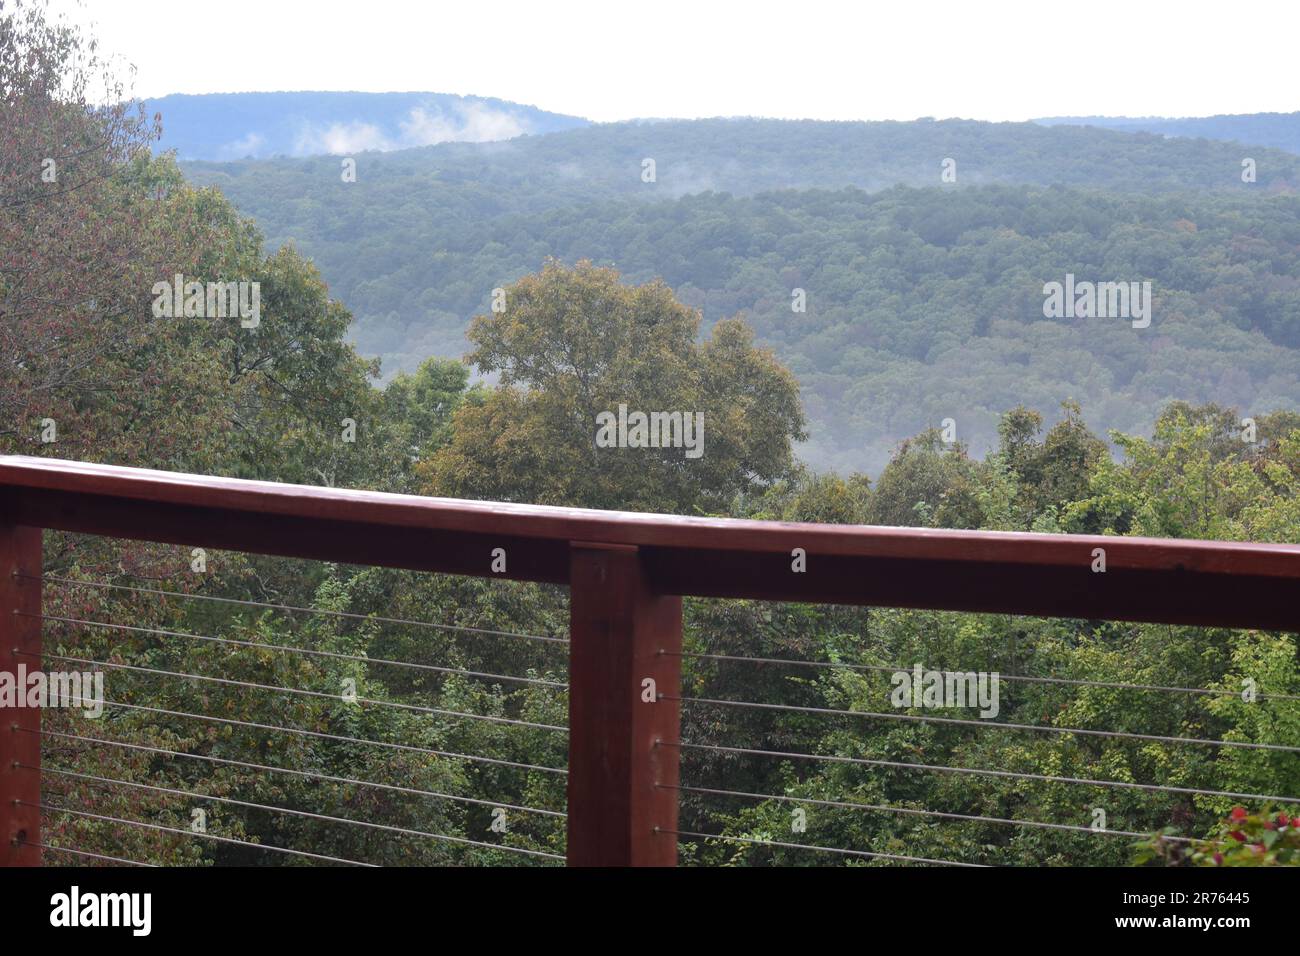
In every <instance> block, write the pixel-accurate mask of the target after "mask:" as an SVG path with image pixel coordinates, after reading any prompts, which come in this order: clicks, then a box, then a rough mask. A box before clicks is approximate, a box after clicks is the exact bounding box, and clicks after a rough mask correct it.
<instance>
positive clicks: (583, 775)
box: [568, 542, 682, 866]
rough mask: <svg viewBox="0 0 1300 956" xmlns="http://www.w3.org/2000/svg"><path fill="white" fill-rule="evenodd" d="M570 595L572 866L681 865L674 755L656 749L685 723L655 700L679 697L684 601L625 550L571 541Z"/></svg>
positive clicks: (669, 703) (671, 703)
mask: <svg viewBox="0 0 1300 956" xmlns="http://www.w3.org/2000/svg"><path fill="white" fill-rule="evenodd" d="M569 588H570V591H569V616H570V627H569V637H570V640H571V643H570V646H569V819H568V861H569V865H570V866H675V865H676V863H677V837H676V836H675V835H673V833H672V832H661V831H674V830H676V829H677V790H676V789H675V788H676V786H677V783H678V776H677V773H678V765H677V748H676V747H663V746H658V745H657V742H658V741H660V740H671V741H674V742H675V741H676V740H677V735H678V730H679V727H680V723H681V721H680V714H679V710H678V704H677V702H676V701H675V700H658V699H656V697H657V695H658V694H668V695H670V696H672V697H677V696H678V695H679V693H680V691H679V688H678V683H679V678H680V673H681V658H680V657H678V656H677V654H678V653H679V652H680V651H681V642H682V599H681V598H680V597H676V596H669V595H661V594H655V593H653V591H652V590H651V589H650V587H649V585H648V582H647V579H646V575H645V569H644V567H643V565H642V561H641V556H640V554H639V552H638V550H637V549H636V548H635V547H628V546H617V545H601V544H588V543H585V542H575V543H573V544H572V545H571V547H570V565H569ZM664 651H667V652H670V653H667V654H665V653H663V652H664ZM651 681H653V685H651V684H650V683H648V682H651ZM647 698H648V700H647Z"/></svg>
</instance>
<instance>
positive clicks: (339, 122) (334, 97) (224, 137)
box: [146, 92, 587, 160]
mask: <svg viewBox="0 0 1300 956" xmlns="http://www.w3.org/2000/svg"><path fill="white" fill-rule="evenodd" d="M146 108H147V110H148V112H149V113H150V114H151V115H152V114H153V113H154V112H158V113H161V114H162V117H163V138H162V143H161V146H162V148H163V149H174V150H176V155H177V157H178V158H179V159H212V160H222V159H244V158H248V157H253V158H258V157H268V156H311V155H315V154H318V153H350V152H361V151H363V150H384V149H405V148H410V147H415V146H431V145H434V144H436V143H445V142H471V143H476V142H484V141H493V140H502V139H509V138H511V137H513V136H522V135H525V134H537V133H551V132H555V131H557V130H564V129H572V128H574V127H577V126H583V125H585V124H586V122H587V121H586V120H584V119H581V118H580V117H577V116H564V115H562V114H560V113H548V112H547V111H546V110H540V109H538V108H537V107H535V106H525V105H523V104H520V103H511V102H509V101H507V100H499V99H492V98H487V97H481V96H456V95H453V94H450V93H318V92H296V93H210V94H206V95H202V96H189V95H185V94H174V95H172V96H163V97H160V98H158V99H154V100H150V101H149V102H148V103H147V104H146Z"/></svg>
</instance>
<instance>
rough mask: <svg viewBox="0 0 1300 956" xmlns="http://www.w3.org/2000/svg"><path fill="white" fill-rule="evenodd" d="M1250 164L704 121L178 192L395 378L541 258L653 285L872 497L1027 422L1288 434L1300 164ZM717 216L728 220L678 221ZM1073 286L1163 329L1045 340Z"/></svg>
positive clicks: (1223, 155) (1059, 132)
mask: <svg viewBox="0 0 1300 956" xmlns="http://www.w3.org/2000/svg"><path fill="white" fill-rule="evenodd" d="M945 157H951V158H954V159H956V161H957V182H956V183H955V184H948V185H941V184H940V182H939V178H940V172H941V162H942V160H943V159H944V158H945ZM644 158H653V159H655V161H656V162H655V172H656V181H655V182H649V183H647V182H644V181H643V178H642V168H643V167H642V160H643V159H644ZM1240 158H1241V156H1240V149H1239V147H1236V146H1233V145H1231V144H1225V143H1215V142H1210V141H1198V140H1171V139H1163V138H1161V137H1157V136H1149V135H1133V134H1126V133H1117V132H1112V131H1107V130H1099V129H1087V128H1075V127H1058V128H1047V127H1040V126H1035V125H1033V124H983V123H966V122H917V123H910V124H907V123H882V124H848V123H845V124H827V123H803V122H799V123H786V122H758V121H702V122H689V123H664V124H646V125H621V126H601V127H591V128H585V129H580V130H574V131H570V132H565V133H558V134H552V135H549V136H544V137H536V138H526V139H522V140H515V141H512V142H510V143H502V144H490V145H478V146H472V145H468V144H452V145H446V146H440V147H435V148H430V149H423V150H412V151H405V152H400V153H389V154H369V155H365V156H361V157H358V163H357V181H356V182H355V183H344V182H342V181H341V179H340V175H339V168H340V167H339V159H338V158H337V157H322V158H315V159H303V160H284V161H276V162H248V163H233V164H220V165H219V164H190V165H188V167H187V170H188V174H189V175H190V176H191V177H192V178H193V179H194V180H196V181H198V182H200V183H214V184H217V185H219V186H220V187H221V188H222V190H223V191H224V192H225V193H226V194H227V195H228V196H230V197H231V198H232V199H233V200H234V202H235V204H236V205H237V206H238V207H239V208H240V209H242V210H243V211H244V212H246V213H250V214H252V215H254V216H255V217H256V218H257V219H258V220H259V222H260V223H261V224H262V226H263V228H265V229H266V231H267V233H268V238H269V239H270V241H271V243H272V244H278V243H280V242H283V241H285V240H289V239H292V240H294V241H296V243H297V244H298V246H299V248H300V249H301V250H302V251H304V252H305V253H307V254H308V255H310V256H312V257H314V258H315V260H316V262H317V264H318V265H319V266H320V268H321V270H322V272H323V273H324V276H325V278H326V279H327V281H328V282H329V284H330V287H331V290H332V292H333V293H334V294H335V295H338V296H339V297H340V298H342V300H343V301H344V303H345V304H347V305H348V306H349V307H350V308H351V309H352V310H353V312H354V313H355V315H356V317H357V325H356V329H355V335H356V337H357V341H358V345H359V347H360V348H361V350H362V351H363V352H364V353H367V354H378V355H381V356H382V357H383V358H384V363H385V371H386V372H392V371H395V370H396V369H398V368H405V369H411V368H413V367H414V366H415V365H417V364H418V363H419V361H420V360H422V359H423V358H425V357H427V356H429V355H434V354H439V355H454V356H458V355H461V354H463V353H464V352H465V351H466V345H465V340H464V337H463V333H464V329H465V327H466V326H467V324H468V321H469V319H470V317H471V316H472V315H474V314H475V313H477V312H483V311H486V310H487V308H488V305H489V301H490V295H491V290H492V289H493V288H495V287H499V286H504V285H505V284H507V283H508V282H510V281H512V280H513V279H515V278H517V277H519V276H521V275H524V274H526V273H528V272H532V271H535V270H536V269H538V268H539V267H540V265H541V264H542V262H543V261H544V260H545V259H546V257H548V256H556V257H558V258H560V259H562V260H564V261H566V262H574V261H576V260H578V259H581V258H590V259H592V260H594V261H596V262H597V263H602V264H613V265H615V266H616V267H618V268H619V269H621V270H623V271H624V272H625V274H626V276H627V278H628V279H630V280H635V281H642V280H647V279H650V278H652V277H654V276H662V277H663V278H664V279H665V280H666V281H667V282H668V283H669V284H670V285H671V286H672V287H673V288H674V289H675V290H676V292H677V294H678V296H679V297H680V298H681V299H682V300H683V301H685V302H687V303H688V304H691V305H694V306H697V307H700V308H702V309H703V310H704V314H705V318H706V325H707V324H708V323H711V322H713V321H715V320H717V319H719V318H722V317H723V316H725V315H730V314H733V313H735V312H737V311H742V312H744V313H745V314H746V316H747V318H748V319H749V321H750V322H751V323H752V324H753V325H754V327H755V328H756V330H757V332H758V335H759V338H760V340H761V341H762V342H764V343H766V344H769V345H771V346H772V347H773V348H774V349H775V350H776V352H777V354H778V356H779V357H780V359H781V360H782V361H783V362H784V363H786V364H787V365H788V366H789V367H790V368H791V369H792V370H793V371H794V372H795V373H796V374H797V375H798V376H799V379H800V381H801V383H802V384H803V386H804V389H805V403H806V407H807V411H808V414H809V418H810V429H809V431H810V436H811V440H810V443H809V445H808V446H807V447H806V448H805V449H803V454H804V456H805V457H806V458H807V459H808V460H809V461H810V462H812V463H813V464H815V465H817V466H820V467H828V466H834V467H837V468H840V469H849V468H860V469H868V470H870V471H872V472H873V473H874V472H877V471H878V470H879V468H880V467H881V466H882V465H883V464H884V462H885V461H886V460H887V457H888V454H889V451H890V449H891V448H893V447H894V445H895V444H896V443H897V442H898V441H900V440H902V439H903V438H906V437H908V436H910V435H913V434H915V433H916V432H917V431H918V430H919V429H920V428H923V427H925V426H926V425H931V424H937V423H938V422H939V421H941V420H942V419H943V418H947V417H952V418H955V419H957V420H958V421H959V423H960V424H959V428H960V431H959V437H960V438H961V439H962V440H965V441H968V442H969V443H970V445H971V447H972V450H973V451H974V452H976V453H982V452H983V451H984V449H985V448H987V447H988V446H989V445H991V444H992V443H993V438H994V428H995V424H996V420H997V416H998V415H999V414H1000V413H1001V412H1003V411H1005V410H1006V409H1007V408H1009V407H1012V406H1014V405H1016V404H1019V403H1021V402H1024V403H1025V404H1028V405H1031V406H1033V407H1038V408H1044V409H1050V408H1053V407H1056V405H1057V404H1058V403H1059V402H1060V401H1062V400H1064V399H1068V398H1074V399H1077V400H1079V401H1080V402H1082V404H1083V407H1084V411H1085V414H1086V415H1087V417H1088V420H1089V421H1090V422H1093V423H1094V425H1095V426H1096V427H1100V428H1112V427H1115V428H1122V429H1126V430H1137V431H1140V430H1145V429H1146V428H1148V427H1149V426H1150V424H1151V422H1152V421H1153V420H1154V418H1155V416H1156V414H1157V413H1158V411H1159V408H1160V406H1161V404H1162V403H1163V402H1164V401H1166V400H1167V399H1170V398H1183V399H1187V400H1190V401H1204V400H1217V401H1220V402H1222V403H1225V404H1231V405H1236V406H1238V407H1241V408H1243V409H1250V410H1256V409H1257V410H1260V411H1265V410H1272V409H1274V408H1279V407H1295V406H1294V402H1295V399H1296V397H1297V396H1300V352H1298V351H1296V349H1297V348H1298V347H1300V315H1298V314H1297V313H1296V306H1295V302H1296V294H1295V293H1296V288H1297V283H1298V282H1300V280H1298V279H1297V277H1298V276H1300V262H1298V261H1297V255H1298V250H1300V200H1297V198H1296V197H1295V195H1294V188H1295V186H1296V185H1297V184H1300V175H1297V168H1298V166H1300V158H1297V157H1293V156H1289V155H1286V154H1283V153H1271V152H1269V151H1267V150H1258V151H1256V154H1255V156H1254V158H1255V159H1256V161H1257V163H1258V170H1259V177H1258V182H1256V183H1254V184H1246V183H1243V182H1242V181H1241V177H1240ZM900 181H901V182H903V183H908V184H911V185H910V186H906V187H894V188H888V187H890V186H892V185H893V184H894V183H897V182H900ZM998 181H1004V182H1006V183H1009V184H1014V185H987V184H989V183H996V182H998ZM982 183H983V184H985V185H980V184H982ZM1049 183H1064V184H1067V185H1064V186H1061V185H1046V186H1045V185H1042V184H1049ZM1035 184H1038V185H1035ZM778 185H783V186H792V187H797V188H796V189H787V190H784V191H780V192H768V193H765V192H764V190H770V189H772V188H773V187H775V186H778ZM846 186H848V187H853V186H856V187H868V188H870V189H872V190H875V191H874V192H868V191H865V190H864V189H862V188H857V189H854V188H849V189H845V188H843V187H846ZM916 186H921V187H924V188H915V187H916ZM806 187H835V188H832V189H807V188H806ZM971 187H974V188H971ZM708 188H715V189H726V190H727V191H728V192H730V193H732V194H734V195H724V194H718V193H707V194H700V195H688V196H680V198H674V197H677V196H679V194H682V193H689V192H693V191H695V190H698V189H708ZM1178 189H1182V190H1184V191H1183V192H1178V191H1177V190H1178ZM1099 190H1104V191H1099ZM1140 191H1141V192H1148V193H1149V192H1152V191H1158V192H1160V193H1161V195H1139V192H1140ZM653 200H660V201H653ZM1067 272H1072V273H1074V274H1076V275H1078V276H1079V277H1080V278H1091V279H1093V280H1094V281H1110V280H1115V281H1139V280H1150V281H1151V282H1152V283H1153V290H1154V295H1155V312H1154V318H1153V321H1152V324H1151V327H1150V328H1148V329H1145V330H1136V329H1132V328H1130V327H1129V326H1128V324H1127V323H1125V322H1122V321H1119V320H1099V319H1094V320H1079V319H1056V320H1054V319H1045V318H1044V317H1043V312H1042V307H1043V293H1042V289H1043V285H1044V283H1046V282H1050V281H1061V280H1063V279H1064V276H1065V274H1066V273H1067ZM796 288H802V289H804V290H805V293H806V298H807V311H806V312H803V313H799V312H795V311H793V310H792V293H793V290H795V289H796Z"/></svg>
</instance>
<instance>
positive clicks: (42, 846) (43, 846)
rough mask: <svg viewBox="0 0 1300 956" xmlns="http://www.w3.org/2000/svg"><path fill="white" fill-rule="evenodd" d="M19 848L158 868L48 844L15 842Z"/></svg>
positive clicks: (151, 864)
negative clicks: (23, 847)
mask: <svg viewBox="0 0 1300 956" xmlns="http://www.w3.org/2000/svg"><path fill="white" fill-rule="evenodd" d="M14 842H15V843H17V844H18V845H19V846H34V847H36V848H37V849H38V850H52V851H53V852H55V853H71V854H74V855H75V856H84V857H88V858H90V859H92V860H105V861H107V862H109V863H125V864H126V865H127V866H148V867H153V868H155V869H156V868H157V866H158V864H157V863H141V862H140V861H139V860H128V859H126V858H125V857H121V856H106V855H104V854H103V853H91V852H90V851H89V850H74V849H73V848H72V847H70V846H51V845H50V844H48V843H32V842H31V841H30V840H15V841H14Z"/></svg>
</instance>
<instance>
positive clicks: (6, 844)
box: [0, 497, 41, 866]
mask: <svg viewBox="0 0 1300 956" xmlns="http://www.w3.org/2000/svg"><path fill="white" fill-rule="evenodd" d="M13 517H14V516H13V514H12V507H11V506H10V502H9V501H7V500H5V499H4V498H3V497H0V674H3V675H7V679H8V680H10V681H13V682H15V686H14V691H13V692H14V694H15V695H21V699H20V698H18V697H15V699H13V700H12V701H8V700H2V699H0V866H40V864H41V851H40V849H39V848H38V847H36V846H34V845H33V844H36V843H40V842H41V833H40V829H41V815H40V810H39V809H37V807H36V806H35V805H36V804H38V803H40V801H41V775H40V773H39V771H38V770H32V769H27V768H31V767H35V768H39V767H40V765H41V737H40V729H41V711H40V708H39V707H28V706H26V704H27V701H26V700H25V698H26V693H27V688H26V687H25V686H24V682H20V681H19V680H18V678H19V674H20V671H33V670H37V669H38V668H40V666H41V658H40V653H41V619H40V613H41V582H40V580H39V576H40V573H41V529H40V528H30V527H27V526H25V525H20V524H16V523H15V522H14V520H13ZM27 575H31V576H32V577H28V576H27ZM15 651H17V652H22V653H15ZM33 655H34V656H33ZM9 703H13V704H15V705H17V706H13V707H10V706H5V705H7V704H9ZM32 731H34V733H33V732H32ZM19 765H22V766H19Z"/></svg>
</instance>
